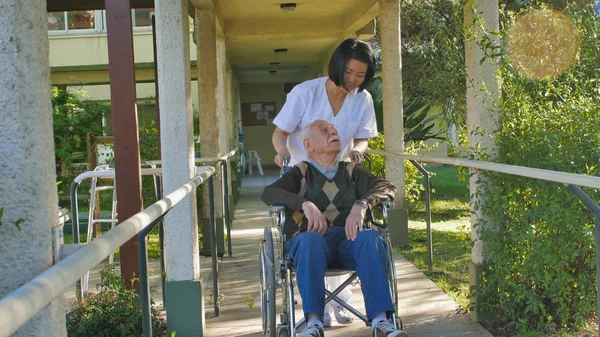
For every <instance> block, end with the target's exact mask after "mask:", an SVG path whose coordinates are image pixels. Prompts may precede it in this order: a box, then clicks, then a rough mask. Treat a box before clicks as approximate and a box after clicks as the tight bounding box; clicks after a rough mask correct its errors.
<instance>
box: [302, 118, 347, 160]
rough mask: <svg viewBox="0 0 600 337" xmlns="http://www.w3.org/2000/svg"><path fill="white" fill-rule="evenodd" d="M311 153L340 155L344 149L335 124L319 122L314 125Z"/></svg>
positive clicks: (310, 140)
mask: <svg viewBox="0 0 600 337" xmlns="http://www.w3.org/2000/svg"><path fill="white" fill-rule="evenodd" d="M308 141H309V147H310V148H309V149H308V150H309V151H311V152H312V153H317V154H318V153H336V154H337V153H339V152H340V150H341V149H342V144H341V142H340V136H339V135H338V132H337V130H336V128H335V127H334V126H333V124H331V123H329V122H327V121H323V120H319V121H316V122H314V123H313V124H312V137H311V138H310V139H309V140H308Z"/></svg>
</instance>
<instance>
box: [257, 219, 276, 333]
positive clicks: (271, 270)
mask: <svg viewBox="0 0 600 337" xmlns="http://www.w3.org/2000/svg"><path fill="white" fill-rule="evenodd" d="M274 258H275V250H274V246H273V234H272V232H271V228H270V227H266V228H265V232H264V238H263V240H262V242H261V245H260V251H259V259H260V261H259V265H260V268H259V272H260V283H261V285H260V312H261V317H262V327H263V334H264V335H265V336H276V334H277V322H276V321H275V317H276V314H275V310H276V298H275V290H276V283H275V267H274Z"/></svg>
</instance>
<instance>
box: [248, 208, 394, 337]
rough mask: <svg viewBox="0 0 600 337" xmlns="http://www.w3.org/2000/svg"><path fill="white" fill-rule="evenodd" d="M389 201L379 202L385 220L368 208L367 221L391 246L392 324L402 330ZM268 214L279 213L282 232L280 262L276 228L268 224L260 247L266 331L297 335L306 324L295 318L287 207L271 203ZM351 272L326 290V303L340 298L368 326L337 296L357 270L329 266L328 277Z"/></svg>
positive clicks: (278, 225) (288, 336)
mask: <svg viewBox="0 0 600 337" xmlns="http://www.w3.org/2000/svg"><path fill="white" fill-rule="evenodd" d="M388 205H389V201H387V200H386V201H383V202H382V203H380V204H379V206H380V207H381V213H382V217H383V221H382V222H377V221H375V219H374V217H373V214H372V211H371V210H370V209H369V210H368V211H367V219H366V222H367V224H371V225H374V226H376V227H377V228H378V230H379V231H380V232H381V235H382V236H383V238H384V240H385V242H386V245H387V248H388V284H389V289H390V295H391V297H392V302H393V305H394V315H393V317H392V324H394V325H395V326H396V327H397V328H398V329H402V320H401V318H400V317H399V315H398V284H397V278H396V265H395V262H394V257H393V251H392V245H391V241H390V235H389V232H388V229H387V207H388ZM269 215H276V229H277V231H278V232H279V241H278V242H277V243H278V247H277V248H278V249H279V254H278V255H279V256H278V257H279V261H278V264H277V263H276V261H275V259H276V257H275V242H274V240H273V228H272V227H271V226H267V227H265V229H264V237H263V239H262V241H261V242H260V248H259V264H260V270H259V272H260V305H261V309H260V310H261V315H262V328H263V334H264V335H266V336H271V337H273V336H276V337H295V336H296V330H297V329H298V328H299V327H300V326H301V325H302V324H304V323H305V318H304V317H303V318H302V319H300V320H299V321H298V322H296V320H295V317H294V316H295V308H294V307H295V304H296V301H295V300H294V268H293V263H292V262H291V261H290V258H289V255H288V254H283V251H284V249H283V247H284V243H285V240H286V237H285V234H283V226H284V224H285V207H284V206H272V207H271V208H270V209H269ZM346 273H351V276H350V277H349V278H348V279H347V280H346V281H345V282H343V283H342V284H341V285H340V286H339V287H338V288H336V289H335V290H334V291H333V292H330V291H328V290H327V289H325V295H326V296H325V305H327V303H329V302H330V301H331V300H334V299H335V300H337V303H338V304H340V305H341V306H343V307H344V308H346V309H347V310H348V311H350V312H351V313H352V314H354V315H355V316H356V317H358V318H359V319H361V320H362V321H363V322H365V324H366V325H367V326H370V325H371V324H370V322H369V320H368V319H367V317H366V316H365V315H363V314H362V313H360V312H359V311H358V310H356V309H354V308H353V307H352V306H350V305H349V304H347V303H346V302H344V301H342V300H340V299H339V298H338V297H337V295H338V294H339V293H340V292H341V291H342V290H343V289H344V288H345V287H347V286H348V285H350V284H351V283H352V282H353V281H354V280H356V279H357V278H358V273H357V272H356V271H354V270H349V269H348V270H347V269H327V271H326V273H325V275H326V276H336V275H341V274H346ZM276 288H280V289H281V290H282V309H281V312H280V324H276V319H275V316H276V310H277V305H276V302H277V296H276Z"/></svg>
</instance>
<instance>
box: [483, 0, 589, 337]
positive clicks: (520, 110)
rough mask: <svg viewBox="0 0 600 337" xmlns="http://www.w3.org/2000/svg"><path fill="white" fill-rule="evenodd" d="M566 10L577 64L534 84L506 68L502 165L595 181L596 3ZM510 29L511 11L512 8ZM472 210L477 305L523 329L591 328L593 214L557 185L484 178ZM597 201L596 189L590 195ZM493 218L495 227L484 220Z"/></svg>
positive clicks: (497, 158) (503, 322)
mask: <svg viewBox="0 0 600 337" xmlns="http://www.w3.org/2000/svg"><path fill="white" fill-rule="evenodd" d="M574 6H575V5H569V6H567V9H566V12H567V13H568V14H569V15H570V16H571V17H572V18H573V20H574V21H575V23H576V24H577V27H578V29H579V30H580V33H581V37H582V42H581V49H580V52H579V55H578V63H577V64H575V65H573V66H571V68H570V69H568V70H567V71H566V72H564V73H563V74H561V75H559V76H557V77H555V78H551V79H545V80H542V81H533V80H531V79H529V78H526V77H524V76H522V75H521V74H520V73H518V72H517V71H516V70H515V69H514V68H513V67H512V66H511V64H510V63H508V60H506V59H504V60H503V62H502V64H501V75H502V79H503V86H502V96H503V97H502V99H501V102H500V111H499V114H500V120H501V121H502V125H501V129H500V131H499V133H498V134H497V139H496V143H497V148H498V150H499V151H498V154H497V155H496V156H495V157H494V158H492V159H491V160H492V161H494V162H499V163H506V164H513V165H522V166H529V167H537V168H544V169H550V170H556V171H563V172H572V173H580V174H587V175H592V176H598V174H599V173H600V172H599V169H598V163H599V162H600V150H599V149H600V137H599V136H598V135H599V131H600V118H598V115H599V113H600V111H599V107H600V97H599V96H598V94H597V93H598V90H599V86H598V79H599V78H600V55H599V54H598V41H597V38H596V36H598V35H600V24H599V23H598V21H597V20H596V19H594V13H593V9H592V6H591V4H587V5H585V6H581V7H574ZM506 14H507V15H506V16H505V17H504V19H505V21H504V23H505V24H510V23H511V20H513V19H514V15H515V13H510V12H507V13H506ZM479 185H480V187H481V188H482V189H483V191H485V193H486V194H485V199H484V200H482V202H481V203H480V204H476V205H475V207H476V208H481V209H483V210H484V211H485V215H486V217H487V218H488V219H489V220H481V221H480V222H479V223H478V224H477V228H478V230H479V234H480V235H481V238H482V240H483V241H484V242H485V247H484V252H485V253H484V254H485V257H486V265H487V267H486V268H485V271H484V273H483V274H482V276H481V279H480V285H481V287H480V288H479V293H478V294H477V295H478V296H477V297H478V299H479V305H480V309H482V310H484V311H489V312H492V313H493V314H494V316H495V317H496V318H497V322H496V323H498V324H501V325H504V326H512V327H514V328H516V330H517V331H519V330H520V331H523V329H525V328H527V329H535V330H536V331H548V330H552V329H553V328H575V329H577V328H582V327H585V326H586V325H587V324H588V323H589V322H590V321H591V320H592V318H593V317H594V316H595V315H597V314H598V313H597V312H596V300H597V299H596V286H595V244H594V225H593V214H591V212H590V211H589V210H587V209H586V208H585V207H584V206H583V205H582V204H581V202H579V201H578V200H577V199H576V198H575V197H574V196H573V195H572V194H571V193H570V192H569V191H568V190H567V189H566V188H564V187H563V186H562V185H560V184H557V183H551V182H545V181H541V180H535V179H527V178H521V177H515V176H510V175H499V174H486V175H485V178H484V179H481V180H479ZM586 193H587V194H588V195H589V196H590V197H592V199H594V200H595V201H596V202H598V201H600V193H599V192H598V190H591V189H586ZM488 221H489V222H488Z"/></svg>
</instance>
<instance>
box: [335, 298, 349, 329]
mask: <svg viewBox="0 0 600 337" xmlns="http://www.w3.org/2000/svg"><path fill="white" fill-rule="evenodd" d="M333 313H334V314H335V320H336V321H337V322H338V323H340V324H350V323H352V321H353V320H354V315H353V314H352V313H351V312H350V311H348V309H346V308H344V307H342V306H341V305H339V304H337V303H334V304H333Z"/></svg>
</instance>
